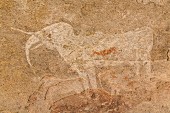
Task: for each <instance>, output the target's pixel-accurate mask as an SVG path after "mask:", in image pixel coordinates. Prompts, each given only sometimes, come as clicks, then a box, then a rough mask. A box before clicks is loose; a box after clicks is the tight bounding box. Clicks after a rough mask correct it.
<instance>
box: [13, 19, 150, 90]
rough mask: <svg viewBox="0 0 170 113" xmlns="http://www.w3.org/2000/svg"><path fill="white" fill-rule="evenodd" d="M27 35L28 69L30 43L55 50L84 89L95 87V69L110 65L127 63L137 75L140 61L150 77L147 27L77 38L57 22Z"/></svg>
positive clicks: (64, 25) (71, 30) (67, 27)
mask: <svg viewBox="0 0 170 113" xmlns="http://www.w3.org/2000/svg"><path fill="white" fill-rule="evenodd" d="M13 29H14V28H13ZM16 30H17V29H16ZM19 31H21V30H19ZM21 32H23V33H26V32H24V31H21ZM27 34H31V37H30V38H29V39H28V41H27V42H26V45H25V52H26V58H27V61H28V63H29V65H30V66H31V67H32V64H31V60H30V55H29V53H30V50H31V47H32V46H33V45H34V44H37V43H38V45H36V46H35V47H34V49H36V48H38V47H40V46H41V45H45V46H46V47H47V48H49V49H51V50H53V49H56V50H57V51H58V52H59V54H60V55H61V57H62V58H63V59H64V60H65V62H66V63H68V64H69V65H70V66H71V68H72V69H73V70H75V71H76V72H77V73H78V74H79V77H80V78H83V79H84V83H83V87H84V88H85V89H88V88H97V81H96V72H95V67H96V66H114V65H120V64H123V63H125V62H128V63H129V64H130V65H133V66H134V67H135V68H136V75H139V74H140V72H139V70H140V68H141V67H140V63H141V62H142V63H143V64H144V63H145V64H146V70H147V74H148V75H149V74H151V61H150V60H151V57H150V51H151V50H152V46H153V32H152V29H151V28H148V27H143V28H139V29H136V30H134V31H129V32H126V33H123V34H116V35H106V34H104V33H102V32H96V33H95V34H94V35H90V36H81V35H75V34H74V32H73V27H72V26H71V25H70V24H68V23H64V22H59V23H56V24H52V25H50V26H47V27H45V28H43V29H42V30H40V31H38V32H35V33H27Z"/></svg>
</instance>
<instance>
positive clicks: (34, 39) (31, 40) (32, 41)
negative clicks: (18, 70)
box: [25, 35, 40, 67]
mask: <svg viewBox="0 0 170 113" xmlns="http://www.w3.org/2000/svg"><path fill="white" fill-rule="evenodd" d="M39 41H40V40H39V38H37V37H35V36H34V35H32V36H31V37H30V38H29V39H28V40H27V42H26V45H25V53H26V59H27V62H28V64H29V65H30V66H31V67H32V64H31V60H30V52H29V51H30V48H31V47H32V45H34V44H36V43H38V42H39Z"/></svg>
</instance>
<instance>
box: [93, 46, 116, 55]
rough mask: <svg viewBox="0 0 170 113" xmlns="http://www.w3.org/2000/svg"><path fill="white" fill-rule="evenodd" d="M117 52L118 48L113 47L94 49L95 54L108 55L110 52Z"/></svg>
mask: <svg viewBox="0 0 170 113" xmlns="http://www.w3.org/2000/svg"><path fill="white" fill-rule="evenodd" d="M115 52H116V48H115V47H111V48H109V49H105V50H102V51H93V55H100V56H106V55H108V54H111V53H115Z"/></svg>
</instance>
